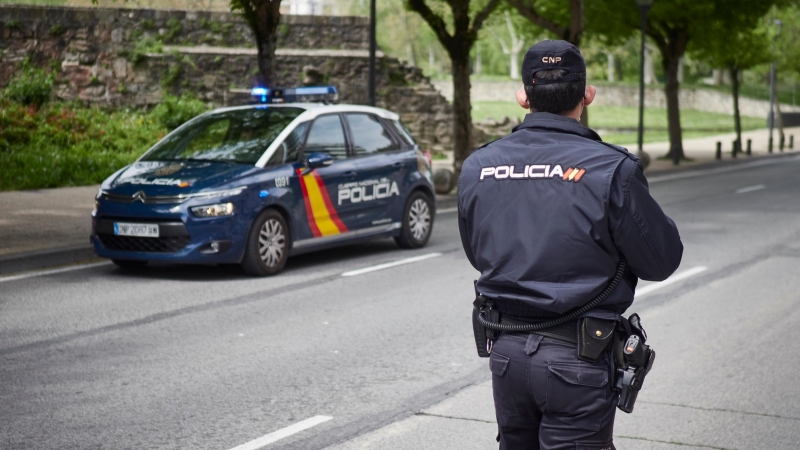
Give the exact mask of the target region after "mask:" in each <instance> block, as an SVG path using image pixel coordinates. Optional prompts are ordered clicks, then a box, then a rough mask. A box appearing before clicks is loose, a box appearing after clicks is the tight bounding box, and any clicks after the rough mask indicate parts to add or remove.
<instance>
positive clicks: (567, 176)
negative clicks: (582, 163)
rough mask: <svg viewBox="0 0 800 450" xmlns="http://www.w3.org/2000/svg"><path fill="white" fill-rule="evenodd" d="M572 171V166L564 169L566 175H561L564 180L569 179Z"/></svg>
mask: <svg viewBox="0 0 800 450" xmlns="http://www.w3.org/2000/svg"><path fill="white" fill-rule="evenodd" d="M571 173H572V167H570V168H569V169H567V170H565V171H564V175H563V176H562V177H561V179H562V180H564V181H567V178H569V175H570V174H571Z"/></svg>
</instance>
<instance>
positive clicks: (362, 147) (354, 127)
mask: <svg viewBox="0 0 800 450" xmlns="http://www.w3.org/2000/svg"><path fill="white" fill-rule="evenodd" d="M347 123H348V124H349V125H350V132H351V133H352V135H353V149H354V150H355V154H356V155H368V154H371V153H377V152H388V151H392V150H397V146H396V145H395V144H394V141H392V138H391V137H389V133H388V131H386V129H385V128H383V125H381V123H380V122H379V121H378V118H377V117H375V116H373V115H371V114H354V113H351V114H347Z"/></svg>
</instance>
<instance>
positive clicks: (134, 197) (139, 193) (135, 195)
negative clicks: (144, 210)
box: [133, 191, 145, 203]
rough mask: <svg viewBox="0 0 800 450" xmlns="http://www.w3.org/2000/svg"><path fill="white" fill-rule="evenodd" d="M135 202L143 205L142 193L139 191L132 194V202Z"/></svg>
mask: <svg viewBox="0 0 800 450" xmlns="http://www.w3.org/2000/svg"><path fill="white" fill-rule="evenodd" d="M136 200H139V201H140V202H142V203H144V200H145V195H144V191H139V192H137V193H135V194H133V201H134V202H135V201H136Z"/></svg>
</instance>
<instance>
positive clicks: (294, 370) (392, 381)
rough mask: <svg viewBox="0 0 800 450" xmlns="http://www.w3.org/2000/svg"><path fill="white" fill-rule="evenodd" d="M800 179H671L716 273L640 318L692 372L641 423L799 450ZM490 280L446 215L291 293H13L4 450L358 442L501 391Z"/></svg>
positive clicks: (691, 243)
mask: <svg viewBox="0 0 800 450" xmlns="http://www.w3.org/2000/svg"><path fill="white" fill-rule="evenodd" d="M732 169H734V170H732ZM798 170H800V159H798V158H797V157H785V158H780V159H777V160H772V161H770V162H767V163H764V162H758V163H754V164H751V165H749V166H736V167H734V168H730V167H727V168H723V169H721V170H711V171H705V172H700V173H695V174H694V175H693V176H688V177H687V176H685V175H683V174H682V175H666V176H661V177H655V178H654V179H653V182H652V185H651V190H652V191H653V193H654V195H655V196H656V198H657V199H658V200H659V201H660V202H661V204H662V206H663V207H664V209H665V210H666V211H667V213H668V214H669V215H670V216H671V217H672V218H673V219H674V220H675V221H676V223H678V226H679V229H680V231H681V235H682V238H683V242H684V246H685V248H686V251H685V253H684V260H683V263H682V266H681V269H679V273H680V272H681V271H686V270H692V269H694V268H698V267H706V268H707V269H706V270H705V271H703V272H698V273H697V274H696V275H694V276H691V277H688V278H686V279H684V280H681V281H678V282H675V283H673V284H671V285H669V286H665V287H663V288H662V289H659V290H657V291H654V292H652V293H650V294H649V295H647V296H644V297H642V299H641V300H637V302H635V303H634V307H633V308H632V310H631V311H639V312H641V313H643V317H644V323H645V325H646V326H648V325H649V324H650V326H651V327H653V329H655V330H657V331H658V334H657V335H656V336H653V337H651V340H652V341H653V342H654V345H655V346H656V348H657V350H658V351H659V352H662V353H660V354H659V357H661V355H663V354H666V355H667V356H666V357H665V359H664V360H665V361H671V362H672V364H670V365H663V366H659V371H656V372H654V375H653V377H654V379H656V380H658V382H652V383H650V378H649V379H648V382H649V383H650V384H649V385H648V386H647V389H649V391H648V395H647V399H649V400H648V401H651V403H642V406H639V405H637V408H640V409H641V410H646V409H647V408H648V407H649V406H652V405H656V404H663V405H662V406H665V407H668V406H669V405H670V404H671V405H674V406H673V408H674V409H675V410H676V411H674V412H668V413H661V412H654V413H653V414H651V415H650V416H649V417H650V419H651V420H653V419H654V418H657V419H658V423H659V426H663V427H668V428H670V429H673V430H674V429H675V428H676V427H677V428H678V429H681V427H685V428H686V430H691V431H692V432H695V433H701V432H704V430H706V431H705V432H708V430H717V431H716V432H719V433H730V431H731V430H726V429H725V428H726V427H731V426H737V425H736V424H737V422H735V421H733V422H727V423H726V422H723V423H703V420H706V419H703V416H700V417H696V416H692V413H691V412H687V410H688V409H691V408H694V410H696V411H702V410H703V409H706V410H729V411H739V412H741V413H742V414H745V415H752V416H753V417H758V418H761V419H764V420H761V421H756V422H752V423H756V424H760V425H754V426H756V427H758V429H753V430H747V431H748V432H749V433H750V435H753V436H762V435H763V436H764V439H759V440H756V441H755V442H762V443H763V446H759V445H748V446H746V447H736V446H735V445H733V446H731V447H725V448H748V449H749V448H793V447H792V446H791V445H793V444H792V443H791V442H792V441H791V440H783V439H784V438H783V437H781V438H780V439H778V440H775V439H773V440H772V441H770V440H769V436H771V434H770V433H773V434H774V431H775V430H783V429H784V428H785V427H784V425H782V424H784V423H788V424H790V425H791V427H790V431H789V433H790V434H791V430H795V432H794V433H795V438H796V439H795V440H794V442H797V441H800V432H797V431H796V430H797V429H799V428H800V426H798V425H800V388H799V387H798V381H800V380H799V378H800V377H798V375H797V370H798V369H800V360H798V358H797V354H798V351H800V310H799V309H798V305H799V303H798V299H800V294H798V292H800V277H798V275H800V271H799V270H798V262H800V215H799V214H800V179H799V178H798V177H797V176H796V173H797V172H798ZM676 177H682V178H676ZM447 206H450V205H443V207H444V208H447ZM437 253H438V254H441V255H439V256H433V255H431V254H437ZM424 255H431V257H429V258H427V259H421V260H419V261H417V262H413V263H409V264H405V265H400V266H396V267H391V268H387V269H385V270H380V271H374V272H368V273H364V274H361V275H355V276H349V277H343V276H342V273H345V272H348V271H352V270H357V269H362V268H368V267H373V266H375V265H377V264H381V263H386V262H392V261H397V260H401V259H405V258H410V257H415V256H424ZM475 275H476V273H475V271H474V270H473V269H472V268H471V267H470V266H469V263H468V262H467V261H466V259H465V257H464V256H463V253H462V250H461V246H460V241H459V239H458V231H457V227H456V221H455V214H454V213H453V212H447V209H444V212H442V213H440V214H439V215H438V216H437V220H436V224H435V228H434V235H433V237H432V239H431V241H430V244H429V245H428V247H426V248H424V249H421V250H417V251H403V250H399V249H397V248H396V246H395V245H394V243H393V241H391V240H385V241H376V242H373V243H370V244H364V245H359V246H354V247H349V248H345V249H338V250H332V251H328V252H323V253H317V254H311V255H304V256H301V257H297V258H294V259H292V260H290V262H289V264H288V266H287V268H286V270H285V272H284V273H282V274H281V275H279V276H277V277H273V278H266V279H253V278H247V277H245V276H243V275H241V273H240V272H239V270H238V268H236V267H195V266H156V267H150V268H148V269H146V270H144V271H141V272H137V273H126V272H122V271H120V270H117V269H116V268H115V267H114V266H112V265H110V264H105V265H99V266H91V267H88V268H83V269H81V270H73V271H68V272H62V273H56V274H50V275H42V276H35V277H29V278H22V279H14V280H5V281H4V280H3V279H0V449H3V450H5V449H14V450H16V449H101V448H102V449H105V448H113V449H128V448H130V449H143V448H158V449H161V448H165V449H187V448H192V449H219V450H228V449H233V448H234V447H236V446H238V445H241V444H244V443H246V442H248V441H251V440H253V439H256V438H258V437H260V436H263V435H266V434H268V433H272V432H274V431H276V430H281V429H283V428H285V427H287V426H290V425H292V424H295V423H297V422H300V421H302V420H305V419H308V418H311V417H315V416H327V417H332V418H333V419H331V420H328V421H326V422H324V423H321V424H319V425H317V426H314V427H313V428H311V429H308V430H306V431H302V432H299V433H296V434H292V435H291V436H288V437H285V438H283V439H281V440H279V441H277V442H275V443H273V444H270V445H269V447H267V448H270V449H272V448H275V449H304V450H305V449H321V448H324V447H326V446H328V445H333V444H337V443H342V442H346V441H348V440H350V439H353V438H355V437H357V436H359V435H361V434H363V433H365V432H367V431H370V430H375V429H378V428H380V427H381V426H383V425H386V424H388V423H391V422H393V421H396V420H399V419H402V418H404V417H407V416H408V415H409V414H412V413H413V412H415V411H418V410H420V409H422V408H426V407H428V406H431V405H433V404H435V403H437V402H439V401H440V400H442V399H444V398H445V397H446V396H447V395H448V394H450V393H452V392H455V391H457V390H459V389H461V388H464V387H467V386H471V385H474V384H476V383H480V382H482V381H485V380H487V379H488V378H489V372H488V370H487V367H486V362H485V360H481V359H479V358H477V357H476V356H475V349H474V343H473V341H472V335H471V325H470V302H471V300H472V299H471V297H472V280H473V279H474V277H475ZM645 286H646V285H645V284H643V285H642V287H645ZM700 293H702V295H698V294H700ZM649 331H650V334H651V335H653V334H654V332H653V331H652V330H649ZM670 355H671V356H670ZM642 398H644V393H643V397H642ZM687 405H688V406H689V407H691V408H688V407H687ZM659 411H661V410H659ZM661 415H663V417H661ZM630 417H635V418H636V420H642V421H646V420H648V415H647V414H642V415H636V414H634V415H633V416H630ZM626 420H628V421H630V420H631V419H626ZM698 422H699V423H698ZM747 423H751V422H747ZM781 427H784V428H781ZM734 434H735V433H734ZM784 434H785V433H784ZM780 436H784V435H783V434H781V435H780ZM488 442H489V443H491V442H492V440H491V439H489V441H488ZM454 448H457V447H454ZM486 448H491V446H490V445H489V446H487V447H486ZM626 448H636V447H635V446H630V445H628V446H627V447H626ZM670 448H671V447H670ZM675 448H678V447H675Z"/></svg>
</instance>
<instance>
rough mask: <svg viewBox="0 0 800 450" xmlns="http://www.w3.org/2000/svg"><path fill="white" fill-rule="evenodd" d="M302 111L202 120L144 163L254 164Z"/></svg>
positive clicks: (252, 112) (235, 114)
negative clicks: (213, 162)
mask: <svg viewBox="0 0 800 450" xmlns="http://www.w3.org/2000/svg"><path fill="white" fill-rule="evenodd" d="M302 112H303V109H301V108H252V109H240V110H234V111H222V112H219V113H211V114H207V115H205V116H201V117H199V118H197V119H195V120H194V121H192V122H191V123H189V124H187V125H186V126H184V127H181V128H179V129H178V130H177V131H176V132H175V133H173V134H172V135H170V136H168V137H166V138H164V139H163V140H162V141H161V142H159V143H158V144H156V146H155V147H154V148H153V149H152V150H150V151H149V152H148V153H147V154H146V155H145V156H144V158H142V160H143V161H215V162H229V163H237V164H255V163H256V162H257V161H258V160H259V158H260V157H261V155H263V154H264V151H266V150H267V148H268V147H269V146H270V144H272V142H273V141H274V140H275V138H277V137H278V135H279V134H280V133H281V131H283V129H284V128H286V126H287V125H289V124H290V123H291V122H292V121H293V120H294V119H295V118H296V117H297V116H299V115H300V114H301V113H302Z"/></svg>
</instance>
